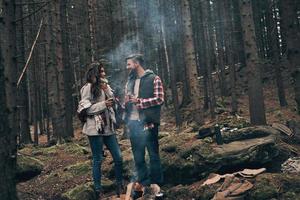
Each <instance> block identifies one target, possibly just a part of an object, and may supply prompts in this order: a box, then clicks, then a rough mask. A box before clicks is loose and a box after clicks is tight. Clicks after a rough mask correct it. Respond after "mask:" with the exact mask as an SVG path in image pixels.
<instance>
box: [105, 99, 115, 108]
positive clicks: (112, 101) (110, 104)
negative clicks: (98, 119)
mask: <svg viewBox="0 0 300 200" xmlns="http://www.w3.org/2000/svg"><path fill="white" fill-rule="evenodd" d="M105 105H106V107H108V108H109V107H112V106H113V105H114V99H113V98H110V99H107V100H106V101H105Z"/></svg>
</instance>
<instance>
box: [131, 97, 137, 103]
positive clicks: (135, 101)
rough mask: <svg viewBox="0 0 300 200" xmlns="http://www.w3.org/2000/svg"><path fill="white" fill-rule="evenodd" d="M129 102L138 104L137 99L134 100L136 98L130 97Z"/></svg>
mask: <svg viewBox="0 0 300 200" xmlns="http://www.w3.org/2000/svg"><path fill="white" fill-rule="evenodd" d="M129 101H130V102H131V103H134V104H137V103H138V102H139V99H138V98H136V97H131V98H130V99H129Z"/></svg>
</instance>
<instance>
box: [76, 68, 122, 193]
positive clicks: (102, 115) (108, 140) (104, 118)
mask: <svg viewBox="0 0 300 200" xmlns="http://www.w3.org/2000/svg"><path fill="white" fill-rule="evenodd" d="M80 94H81V101H80V102H79V106H78V111H77V112H79V113H80V112H82V111H85V112H86V115H87V117H86V120H85V123H84V125H83V130H82V132H83V133H84V134H86V135H87V136H88V139H89V143H90V146H91V150H92V155H93V180H94V186H95V191H96V194H97V195H98V197H99V198H101V162H102V158H103V154H102V150H103V144H105V145H106V147H107V148H108V150H109V151H110V153H111V155H112V157H113V161H114V167H115V176H116V182H117V184H116V185H117V188H116V192H117V195H118V196H119V195H120V192H121V189H122V181H123V177H122V163H123V161H122V156H121V150H120V147H119V144H118V141H117V138H116V133H115V129H114V123H115V122H116V119H115V113H114V110H113V108H112V106H113V105H114V96H113V93H112V89H111V88H110V86H109V85H108V84H107V81H106V79H105V71H104V66H103V64H102V63H98V62H94V63H92V64H90V67H89V70H88V72H87V74H86V84H85V85H84V86H83V87H82V88H81V90H80Z"/></svg>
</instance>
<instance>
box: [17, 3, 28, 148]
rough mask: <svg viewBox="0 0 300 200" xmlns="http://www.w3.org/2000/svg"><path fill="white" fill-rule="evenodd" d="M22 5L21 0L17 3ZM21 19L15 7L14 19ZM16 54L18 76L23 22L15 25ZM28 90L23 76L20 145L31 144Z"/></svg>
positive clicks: (22, 62) (22, 55)
mask: <svg viewBox="0 0 300 200" xmlns="http://www.w3.org/2000/svg"><path fill="white" fill-rule="evenodd" d="M19 2H20V3H22V0H20V1H19ZM22 17H23V9H22V6H16V18H17V19H20V18H22ZM17 32H18V33H19V35H17V36H18V37H17V52H18V53H17V54H18V55H19V57H18V58H19V59H18V65H19V67H18V72H19V73H18V74H21V72H22V68H23V66H24V65H25V42H24V37H25V35H24V23H23V21H21V22H19V23H18V24H17ZM27 97H28V90H27V75H26V74H24V77H23V81H22V82H21V84H20V87H19V91H18V106H19V115H20V138H19V139H20V144H28V143H31V142H32V140H31V135H30V129H29V121H28V119H29V108H28V106H29V104H28V98H27Z"/></svg>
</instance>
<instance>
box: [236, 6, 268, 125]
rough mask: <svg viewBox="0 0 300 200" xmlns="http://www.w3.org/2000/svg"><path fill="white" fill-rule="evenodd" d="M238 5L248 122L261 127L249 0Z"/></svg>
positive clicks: (260, 96)
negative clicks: (245, 67)
mask: <svg viewBox="0 0 300 200" xmlns="http://www.w3.org/2000/svg"><path fill="white" fill-rule="evenodd" d="M239 3H240V12H241V23H242V28H243V35H244V43H245V44H244V45H245V54H246V64H247V74H248V95H249V110H250V120H251V124H253V125H263V124H266V115H265V105H264V96H263V86H262V81H261V72H260V64H259V58H258V50H257V45H256V40H255V38H256V37H255V27H254V21H253V12H252V4H251V0H240V1H239Z"/></svg>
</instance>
